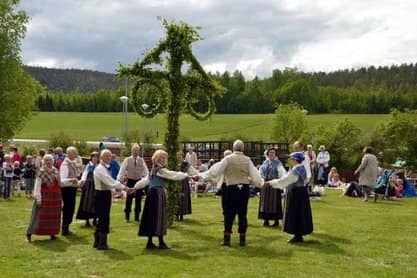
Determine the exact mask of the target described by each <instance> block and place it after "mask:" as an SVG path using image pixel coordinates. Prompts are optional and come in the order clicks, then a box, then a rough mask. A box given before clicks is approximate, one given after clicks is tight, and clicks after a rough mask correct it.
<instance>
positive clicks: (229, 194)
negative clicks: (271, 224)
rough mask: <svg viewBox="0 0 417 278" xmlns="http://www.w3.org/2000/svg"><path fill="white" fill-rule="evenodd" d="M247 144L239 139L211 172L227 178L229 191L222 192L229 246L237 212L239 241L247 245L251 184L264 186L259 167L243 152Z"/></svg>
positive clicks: (213, 174)
mask: <svg viewBox="0 0 417 278" xmlns="http://www.w3.org/2000/svg"><path fill="white" fill-rule="evenodd" d="M244 146H245V145H244V143H243V142H242V141H241V140H236V141H235V142H234V143H233V154H231V155H228V156H226V157H225V158H223V159H222V161H221V162H220V164H219V166H218V167H211V168H210V170H209V175H208V176H209V177H210V178H213V179H215V180H219V178H220V177H221V176H224V180H225V181H226V188H225V192H224V193H223V194H222V197H223V198H224V202H225V208H224V237H223V245H224V246H229V247H230V236H231V234H232V226H233V221H234V218H235V216H236V214H237V216H238V218H239V229H238V232H239V235H240V237H239V239H240V242H239V244H240V246H245V245H246V230H247V227H248V220H247V211H248V201H249V184H253V185H255V186H258V187H262V184H263V179H262V177H261V176H260V174H259V172H258V170H257V169H256V168H255V166H254V165H253V163H252V161H251V160H250V158H249V157H247V156H246V155H244V154H243V151H244Z"/></svg>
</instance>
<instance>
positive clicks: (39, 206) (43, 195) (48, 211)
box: [26, 154, 62, 242]
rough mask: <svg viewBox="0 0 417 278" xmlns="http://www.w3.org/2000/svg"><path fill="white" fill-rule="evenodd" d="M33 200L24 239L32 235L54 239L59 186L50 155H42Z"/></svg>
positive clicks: (59, 194)
mask: <svg viewBox="0 0 417 278" xmlns="http://www.w3.org/2000/svg"><path fill="white" fill-rule="evenodd" d="M34 191H35V201H34V204H33V209H32V217H31V220H30V222H29V227H28V230H27V233H26V241H27V242H31V241H32V235H33V234H35V235H49V236H50V237H51V240H55V239H56V235H57V234H58V233H59V228H60V224H61V202H62V198H61V187H60V179H59V172H58V170H57V169H56V168H55V167H54V166H53V157H52V155H49V154H47V155H45V156H44V157H43V164H42V167H41V168H40V170H39V173H38V176H37V177H36V182H35V190H34Z"/></svg>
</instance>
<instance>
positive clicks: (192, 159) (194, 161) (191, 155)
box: [184, 146, 198, 169]
mask: <svg viewBox="0 0 417 278" xmlns="http://www.w3.org/2000/svg"><path fill="white" fill-rule="evenodd" d="M184 160H185V161H187V162H188V163H190V165H191V166H193V167H194V168H195V169H198V158H197V153H195V152H194V147H193V146H189V147H188V152H187V153H186V154H185V158H184Z"/></svg>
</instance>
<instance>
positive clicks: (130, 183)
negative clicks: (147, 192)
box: [125, 179, 143, 214]
mask: <svg viewBox="0 0 417 278" xmlns="http://www.w3.org/2000/svg"><path fill="white" fill-rule="evenodd" d="M137 181H138V180H132V179H128V180H127V184H126V186H127V187H129V188H132V187H134V186H135V184H136V182H137ZM142 195H143V189H141V190H136V191H135V193H133V194H127V197H126V203H125V212H126V213H130V212H131V211H132V201H133V198H135V214H139V213H140V212H141V210H142V203H141V201H142Z"/></svg>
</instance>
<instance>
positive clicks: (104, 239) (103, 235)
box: [97, 233, 110, 250]
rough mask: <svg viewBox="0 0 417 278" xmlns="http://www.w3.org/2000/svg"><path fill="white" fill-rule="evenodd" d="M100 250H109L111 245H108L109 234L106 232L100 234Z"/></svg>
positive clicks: (98, 247)
mask: <svg viewBox="0 0 417 278" xmlns="http://www.w3.org/2000/svg"><path fill="white" fill-rule="evenodd" d="M97 249H98V250H108V249H110V246H108V245H107V234H106V233H99V235H98V246H97Z"/></svg>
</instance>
